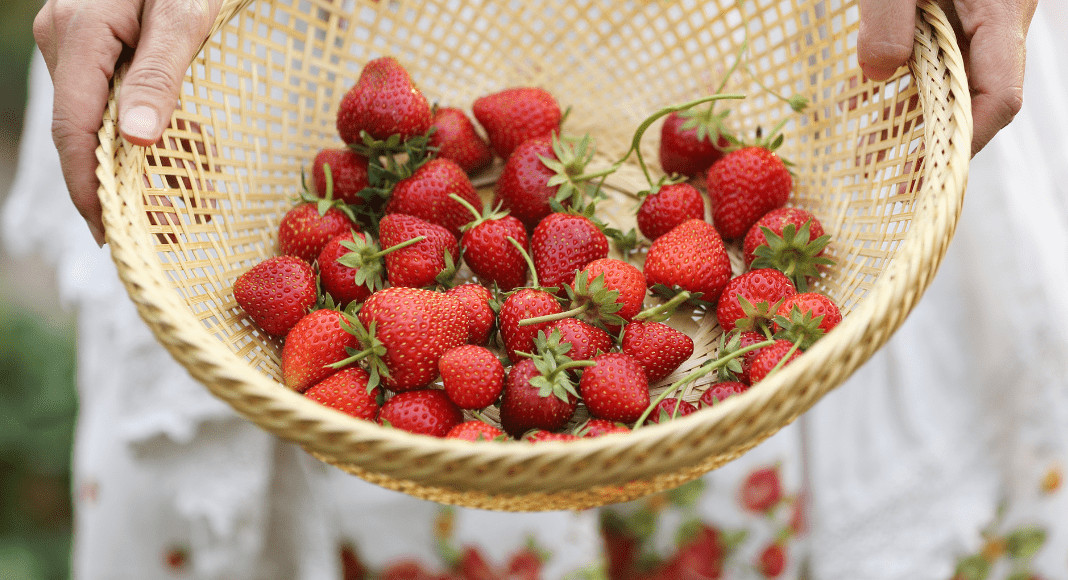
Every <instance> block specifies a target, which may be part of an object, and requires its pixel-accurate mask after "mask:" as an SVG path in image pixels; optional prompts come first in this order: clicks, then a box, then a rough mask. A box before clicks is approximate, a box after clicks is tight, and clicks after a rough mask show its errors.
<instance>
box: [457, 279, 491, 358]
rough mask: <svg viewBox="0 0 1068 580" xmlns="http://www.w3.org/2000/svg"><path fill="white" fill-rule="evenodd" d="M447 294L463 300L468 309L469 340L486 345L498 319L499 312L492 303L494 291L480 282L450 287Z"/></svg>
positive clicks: (472, 342) (469, 341)
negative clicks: (479, 283) (494, 309)
mask: <svg viewBox="0 0 1068 580" xmlns="http://www.w3.org/2000/svg"><path fill="white" fill-rule="evenodd" d="M445 294H446V295H448V296H452V297H453V298H456V299H457V300H459V301H460V302H462V303H463V305H464V310H466V311H467V326H468V333H467V342H468V343H470V344H478V345H483V346H485V344H486V343H487V342H489V337H490V333H491V332H493V325H494V323H495V322H496V321H497V313H496V312H494V311H493V306H492V305H491V303H492V302H493V293H491V292H490V291H489V290H487V289H486V287H485V286H480V285H478V284H460V285H459V286H455V287H453V288H449V289H448V290H446V291H445Z"/></svg>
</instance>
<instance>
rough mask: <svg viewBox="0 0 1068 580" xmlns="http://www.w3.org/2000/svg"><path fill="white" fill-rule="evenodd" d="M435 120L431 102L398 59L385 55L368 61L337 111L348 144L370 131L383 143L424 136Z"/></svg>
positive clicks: (340, 132) (342, 137)
mask: <svg viewBox="0 0 1068 580" xmlns="http://www.w3.org/2000/svg"><path fill="white" fill-rule="evenodd" d="M432 121H433V115H432V113H431V109H430V103H429V102H428V101H427V99H426V97H425V96H423V93H422V92H420V91H419V89H417V88H416V87H415V84H414V83H413V82H412V77H411V75H409V74H408V71H407V70H405V68H404V67H403V66H401V64H400V63H399V62H397V60H396V59H395V58H393V57H390V56H384V57H381V58H376V59H373V60H371V61H368V62H367V64H365V65H364V67H363V70H362V71H360V77H359V79H357V80H356V84H355V85H353V86H352V88H350V89H349V90H348V92H347V93H345V96H344V97H343V98H342V99H341V104H340V105H339V107H338V112H337V131H338V135H340V136H341V139H342V140H343V141H344V142H345V143H359V142H361V141H362V139H361V137H360V133H361V132H362V131H366V132H367V133H368V134H369V135H370V136H371V137H373V138H375V139H379V140H385V139H388V138H389V137H390V136H391V135H399V136H400V138H401V140H405V139H408V138H411V137H414V136H416V135H423V134H425V133H426V132H427V131H428V130H429V129H430V125H431V123H432Z"/></svg>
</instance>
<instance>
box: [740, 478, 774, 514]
mask: <svg viewBox="0 0 1068 580" xmlns="http://www.w3.org/2000/svg"><path fill="white" fill-rule="evenodd" d="M782 499H783V495H782V483H781V482H780V480H779V471H778V469H776V468H775V467H761V468H758V469H755V470H753V471H752V472H750V473H749V475H747V476H746V478H745V480H744V481H743V482H742V488H741V491H740V495H739V498H738V501H739V503H741V504H742V507H744V508H745V509H747V510H749V511H751V512H753V513H757V514H763V513H767V512H768V511H769V510H771V509H772V508H774V507H775V506H777V505H778V504H779V502H780V501H782Z"/></svg>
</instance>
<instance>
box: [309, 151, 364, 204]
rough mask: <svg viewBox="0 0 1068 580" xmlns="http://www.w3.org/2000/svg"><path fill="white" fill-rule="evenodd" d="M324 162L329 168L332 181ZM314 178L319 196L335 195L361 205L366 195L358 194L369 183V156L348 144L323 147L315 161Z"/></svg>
mask: <svg viewBox="0 0 1068 580" xmlns="http://www.w3.org/2000/svg"><path fill="white" fill-rule="evenodd" d="M324 165H326V166H329V167H330V182H329V184H328V183H327V179H326V170H325V169H324V168H323V166H324ZM312 179H313V180H314V181H315V191H316V192H318V194H319V197H333V198H334V199H340V200H341V201H343V202H345V203H347V204H352V205H360V204H362V203H363V198H361V197H360V195H359V193H360V192H361V191H363V190H364V189H365V188H367V187H369V186H370V182H368V180H367V158H366V157H364V156H362V155H360V154H358V153H356V152H355V151H353V150H352V149H349V148H348V147H344V148H326V149H320V150H319V152H318V153H317V154H316V155H315V161H314V162H313V163H312ZM328 193H329V195H328Z"/></svg>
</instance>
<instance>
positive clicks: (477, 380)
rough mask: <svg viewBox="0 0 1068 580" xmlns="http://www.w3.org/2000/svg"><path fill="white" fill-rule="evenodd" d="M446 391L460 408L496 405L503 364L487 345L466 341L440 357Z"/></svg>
mask: <svg viewBox="0 0 1068 580" xmlns="http://www.w3.org/2000/svg"><path fill="white" fill-rule="evenodd" d="M438 370H439V371H440V372H441V384H442V388H443V389H444V390H445V394H446V395H448V396H449V399H450V400H452V402H454V403H456V405H457V406H458V407H460V408H461V409H482V408H484V407H488V406H490V405H492V404H493V402H494V401H496V400H497V397H499V396H500V395H501V391H502V390H503V389H504V365H502V364H501V361H499V360H497V357H496V355H494V354H493V353H492V352H490V351H489V349H487V348H486V347H482V346H478V345H473V344H465V345H461V346H458V347H455V348H452V349H449V350H447V351H445V354H443V355H441V358H440V359H438Z"/></svg>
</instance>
